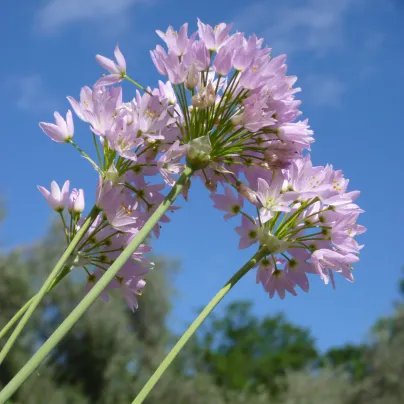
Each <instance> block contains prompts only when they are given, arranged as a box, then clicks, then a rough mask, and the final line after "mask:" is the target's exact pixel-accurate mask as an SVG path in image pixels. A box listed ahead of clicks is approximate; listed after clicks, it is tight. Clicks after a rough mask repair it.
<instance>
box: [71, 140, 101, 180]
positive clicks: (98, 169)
mask: <svg viewBox="0 0 404 404" xmlns="http://www.w3.org/2000/svg"><path fill="white" fill-rule="evenodd" d="M69 143H70V144H71V145H72V146H73V147H74V148H75V149H77V150H78V151H79V152H80V153H81V155H82V156H83V157H84V158H85V159H86V160H88V161H89V162H90V163H91V165H92V166H93V167H94V169H95V170H96V171H97V172H98V173H99V174H100V175H103V172H102V171H101V170H100V168H99V167H98V165H97V164H96V163H95V161H94V160H93V159H92V158H91V157H90V156H89V155H88V154H87V153H86V152H85V151H84V150H83V149H82V148H81V147H80V146H78V145H77V144H76V143H74V142H73V140H72V139H70V140H69Z"/></svg>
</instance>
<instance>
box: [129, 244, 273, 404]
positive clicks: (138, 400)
mask: <svg viewBox="0 0 404 404" xmlns="http://www.w3.org/2000/svg"><path fill="white" fill-rule="evenodd" d="M267 253H268V251H267V250H266V249H265V248H261V249H260V250H259V251H258V252H257V253H256V254H255V255H254V256H253V257H252V258H251V259H250V260H249V261H247V262H246V263H245V264H244V265H243V266H242V267H241V268H240V269H239V270H238V271H237V272H236V273H235V274H234V275H233V276H232V277H231V278H230V280H229V281H228V282H227V283H226V284H225V285H224V286H223V287H222V289H220V290H219V292H218V293H217V294H216V295H215V296H214V297H213V299H212V300H211V301H210V302H209V303H208V304H207V306H206V307H205V308H204V309H203V310H202V311H201V313H200V314H199V315H198V317H197V318H196V319H195V320H194V322H193V323H192V324H191V325H190V326H189V328H188V329H187V330H186V331H185V333H184V334H183V335H182V337H181V338H180V339H179V340H178V342H177V343H176V344H175V345H174V347H173V348H172V349H171V351H170V352H169V354H168V355H167V356H166V357H165V359H164V360H163V362H161V364H160V366H159V367H158V368H157V370H156V371H155V372H154V373H153V375H152V376H151V377H150V379H149V380H148V382H147V383H146V384H145V386H144V387H143V389H142V390H141V391H140V393H139V394H138V396H137V397H136V398H135V400H134V401H133V402H132V404H141V403H143V401H144V400H145V398H146V397H147V396H148V394H149V393H150V391H151V390H152V389H153V387H154V386H155V385H156V383H157V382H158V381H159V380H160V378H161V376H162V375H163V374H164V372H165V371H166V370H167V368H168V367H169V366H170V364H171V362H172V361H173V360H174V359H175V357H176V356H177V355H178V354H179V353H180V351H181V349H182V348H183V347H184V346H185V344H186V343H187V342H188V340H189V339H190V338H191V337H192V336H193V335H194V334H195V331H196V330H197V329H198V328H199V326H200V325H201V324H202V323H203V322H204V321H205V319H206V318H207V317H208V315H209V314H210V313H211V312H212V310H213V309H214V308H215V307H216V306H217V305H218V304H219V302H220V301H221V300H222V299H223V298H224V297H225V296H226V294H227V293H228V292H229V291H230V290H231V289H232V287H233V286H234V285H235V284H236V283H237V282H238V281H239V280H240V279H241V278H242V277H243V276H244V275H245V274H246V273H247V272H248V271H249V270H250V269H251V268H253V267H254V265H255V264H257V262H259V261H260V260H261V259H262V258H263V257H265V255H267Z"/></svg>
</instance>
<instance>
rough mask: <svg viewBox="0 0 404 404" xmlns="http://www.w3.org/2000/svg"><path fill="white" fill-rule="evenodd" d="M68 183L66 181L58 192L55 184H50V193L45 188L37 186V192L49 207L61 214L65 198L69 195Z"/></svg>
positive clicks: (57, 186)
mask: <svg viewBox="0 0 404 404" xmlns="http://www.w3.org/2000/svg"><path fill="white" fill-rule="evenodd" d="M69 186H70V181H66V182H65V183H64V185H63V187H62V190H60V188H59V185H58V184H57V183H56V182H55V181H52V182H51V191H50V192H49V191H48V190H47V189H46V188H44V187H42V186H40V185H38V190H39V192H41V194H42V195H43V196H44V197H45V199H46V201H47V202H48V204H49V206H50V207H51V208H52V209H53V210H56V212H62V211H63V209H64V208H65V206H66V202H67V198H68V195H69Z"/></svg>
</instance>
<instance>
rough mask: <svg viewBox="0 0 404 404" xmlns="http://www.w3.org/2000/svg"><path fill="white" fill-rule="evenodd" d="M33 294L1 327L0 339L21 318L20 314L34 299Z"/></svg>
mask: <svg viewBox="0 0 404 404" xmlns="http://www.w3.org/2000/svg"><path fill="white" fill-rule="evenodd" d="M34 298H35V296H33V297H31V299H30V300H28V302H27V303H25V304H24V306H22V307H21V309H20V310H18V311H17V313H16V314H14V317H13V318H12V319H11V320H10V321H9V322H8V323H7V324H6V325H5V326H4V327H3V328H2V329H1V331H0V340H1V339H2V338H3V337H4V336H5V335H6V334H7V333H8V331H9V330H10V329H11V328H12V327H13V326H14V324H15V323H16V322H17V321H18V320H19V319H20V318H21V316H22V315H23V314H24V313H25V312H26V311H27V310H28V307H29V306H30V305H31V303H32V302H33V301H34Z"/></svg>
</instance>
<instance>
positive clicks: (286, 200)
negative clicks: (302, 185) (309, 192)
mask: <svg viewBox="0 0 404 404" xmlns="http://www.w3.org/2000/svg"><path fill="white" fill-rule="evenodd" d="M283 183H284V177H283V175H282V173H281V172H279V171H278V172H275V173H274V177H273V179H272V181H271V185H270V186H269V185H268V183H267V182H266V181H265V180H264V179H262V178H258V191H257V197H258V199H259V201H260V202H261V204H262V207H261V209H260V215H261V220H262V221H263V222H266V221H268V220H269V219H270V218H271V217H272V214H273V212H289V211H290V207H289V204H290V203H291V202H292V201H293V200H294V199H296V197H297V193H296V192H285V193H284V194H282V193H281V190H282V185H283Z"/></svg>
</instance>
